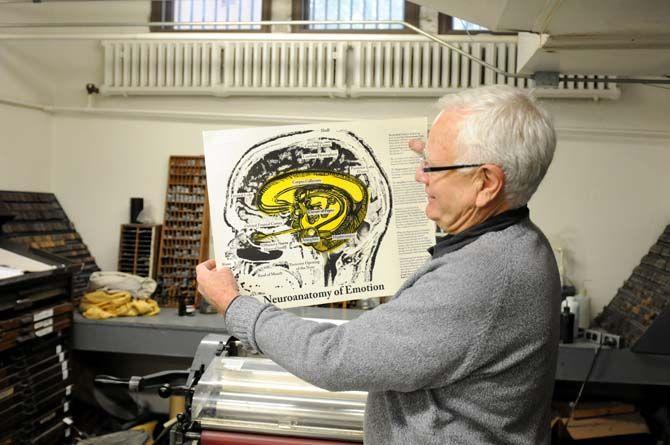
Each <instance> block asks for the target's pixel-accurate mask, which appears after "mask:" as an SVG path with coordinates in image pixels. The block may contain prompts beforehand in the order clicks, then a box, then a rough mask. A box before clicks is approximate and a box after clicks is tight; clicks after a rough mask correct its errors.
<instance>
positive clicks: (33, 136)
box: [0, 45, 51, 192]
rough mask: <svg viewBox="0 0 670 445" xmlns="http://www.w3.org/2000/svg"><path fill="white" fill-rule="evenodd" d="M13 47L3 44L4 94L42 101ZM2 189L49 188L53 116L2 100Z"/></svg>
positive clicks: (0, 72)
mask: <svg viewBox="0 0 670 445" xmlns="http://www.w3.org/2000/svg"><path fill="white" fill-rule="evenodd" d="M23 68H25V65H23V64H22V61H21V58H20V57H19V56H18V54H17V53H16V51H13V49H12V48H8V47H6V46H1V45H0V98H5V99H18V98H21V99H24V100H30V101H42V100H44V99H45V98H46V94H45V92H44V91H41V90H39V89H35V88H34V87H33V86H32V85H31V84H30V82H29V79H27V78H26V77H27V75H26V74H25V73H24V69H23ZM0 135H2V138H1V139H0V190H32V191H40V192H46V191H49V186H50V184H49V177H50V174H51V165H50V162H51V118H50V116H48V115H46V114H44V113H42V112H41V111H37V110H32V109H26V108H16V107H12V106H8V105H3V104H0Z"/></svg>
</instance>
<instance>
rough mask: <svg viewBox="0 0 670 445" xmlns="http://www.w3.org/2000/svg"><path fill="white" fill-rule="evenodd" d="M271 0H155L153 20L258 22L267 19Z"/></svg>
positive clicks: (260, 28) (206, 28) (216, 28)
mask: <svg viewBox="0 0 670 445" xmlns="http://www.w3.org/2000/svg"><path fill="white" fill-rule="evenodd" d="M270 2H271V0H154V1H152V2H151V21H152V22H183V23H187V22H232V21H235V22H257V21H260V20H270ZM151 30H152V31H159V32H166V31H204V32H212V31H243V32H251V31H263V32H267V31H269V27H267V26H261V25H221V26H216V25H182V26H179V25H175V26H153V27H152V28H151Z"/></svg>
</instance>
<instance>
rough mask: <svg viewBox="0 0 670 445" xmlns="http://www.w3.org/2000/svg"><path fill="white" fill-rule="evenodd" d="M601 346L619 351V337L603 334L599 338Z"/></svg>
mask: <svg viewBox="0 0 670 445" xmlns="http://www.w3.org/2000/svg"><path fill="white" fill-rule="evenodd" d="M600 338H601V341H602V343H603V346H609V347H610V348H615V349H619V348H620V347H621V337H620V336H618V335H615V334H610V333H607V332H603V333H602V335H601V336H600Z"/></svg>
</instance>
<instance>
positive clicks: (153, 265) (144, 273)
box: [118, 224, 161, 278]
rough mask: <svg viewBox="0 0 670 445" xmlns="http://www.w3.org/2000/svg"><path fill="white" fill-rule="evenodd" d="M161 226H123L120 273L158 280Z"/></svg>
mask: <svg viewBox="0 0 670 445" xmlns="http://www.w3.org/2000/svg"><path fill="white" fill-rule="evenodd" d="M160 238H161V226H160V225H149V224H122V225H121V239H120V240H119V264H118V270H119V272H126V273H131V274H134V275H139V276H141V277H149V278H156V269H157V266H158V247H159V246H160Z"/></svg>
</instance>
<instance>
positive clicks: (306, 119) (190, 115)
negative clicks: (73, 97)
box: [0, 96, 350, 124]
mask: <svg viewBox="0 0 670 445" xmlns="http://www.w3.org/2000/svg"><path fill="white" fill-rule="evenodd" d="M89 97H90V96H89ZM0 104H4V105H9V106H13V107H18V108H25V109H29V110H37V111H43V112H45V113H64V114H98V115H108V116H124V115H127V116H134V117H154V118H165V119H175V118H183V119H187V120H188V119H192V120H204V121H223V120H228V121H231V120H233V121H245V122H273V123H285V124H306V123H319V122H344V121H348V120H350V119H349V118H335V117H324V116H285V115H272V114H244V113H215V112H207V111H181V110H160V111H159V110H149V109H135V108H94V107H92V106H91V105H92V104H91V102H89V106H88V107H62V106H54V105H41V104H35V103H30V102H23V101H19V100H15V99H4V98H0Z"/></svg>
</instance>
